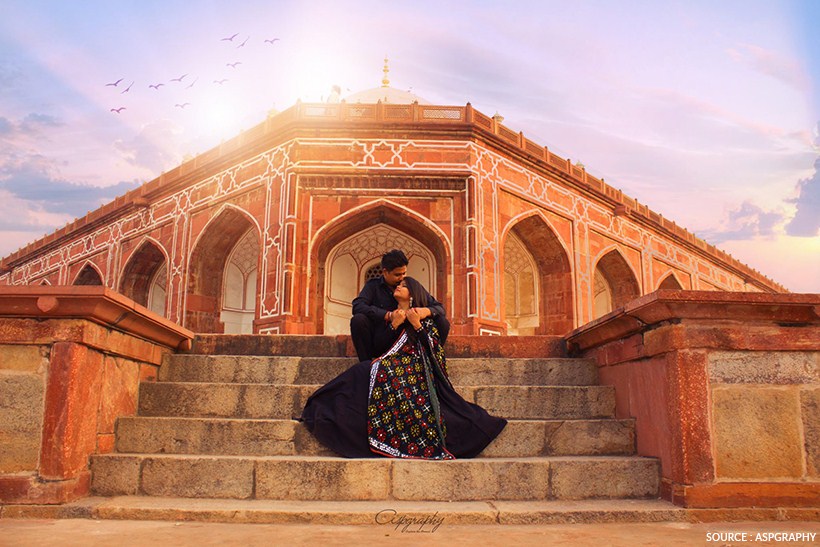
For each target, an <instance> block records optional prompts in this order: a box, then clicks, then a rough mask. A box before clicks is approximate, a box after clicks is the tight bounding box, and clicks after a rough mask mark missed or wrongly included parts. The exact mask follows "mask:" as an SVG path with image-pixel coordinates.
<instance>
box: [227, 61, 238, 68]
mask: <svg viewBox="0 0 820 547" xmlns="http://www.w3.org/2000/svg"><path fill="white" fill-rule="evenodd" d="M241 64H242V61H236V62H235V63H225V66H229V67H231V68H236V66H237V65H241Z"/></svg>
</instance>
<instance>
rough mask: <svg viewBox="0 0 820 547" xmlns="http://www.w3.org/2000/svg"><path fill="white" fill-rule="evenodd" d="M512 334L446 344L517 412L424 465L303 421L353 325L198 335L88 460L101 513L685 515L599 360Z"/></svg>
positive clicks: (332, 519)
mask: <svg viewBox="0 0 820 547" xmlns="http://www.w3.org/2000/svg"><path fill="white" fill-rule="evenodd" d="M516 344H517V345H516V346H515V347H512V346H510V347H507V346H506V345H504V344H497V345H496V344H492V345H491V344H488V342H487V340H486V339H484V340H481V339H479V337H453V340H452V341H450V342H448V356H449V357H448V366H449V370H450V374H451V379H452V380H453V383H454V384H455V386H456V389H457V390H458V391H459V392H460V393H461V394H462V396H464V397H465V398H466V399H467V400H471V401H474V402H476V403H478V404H480V405H481V406H483V407H484V408H486V409H487V410H488V411H489V412H490V413H492V414H496V415H500V416H504V417H506V418H507V419H508V420H509V424H508V425H507V427H506V428H505V430H504V431H503V432H502V434H501V435H500V436H499V437H498V438H497V439H496V440H495V441H494V442H493V443H492V444H491V445H490V446H489V447H488V448H487V449H486V450H485V451H484V452H483V453H482V454H481V455H480V457H478V458H475V459H472V460H455V461H446V462H429V461H419V460H395V459H388V458H372V459H345V458H339V457H336V456H335V455H334V454H333V453H331V452H329V451H328V450H327V449H325V448H323V447H322V446H321V445H320V444H319V443H318V442H316V441H315V439H313V437H312V436H311V434H310V433H309V432H308V431H307V430H306V429H305V428H304V426H303V425H302V424H301V423H299V422H297V421H295V420H293V419H292V418H293V417H294V416H299V414H300V412H301V409H302V407H303V405H304V403H305V401H306V400H307V398H308V396H309V395H310V394H311V393H312V392H313V391H314V390H315V389H316V388H318V387H319V386H320V385H322V384H323V383H325V382H327V381H328V380H330V379H331V378H333V377H334V376H336V375H337V374H339V373H340V372H342V371H343V370H345V369H346V368H347V367H349V366H351V365H352V364H354V363H355V359H354V358H352V357H350V355H351V354H352V351H351V348H350V345H349V341H348V340H347V339H346V338H345V337H338V338H336V337H320V336H313V337H310V336H242V337H240V336H215V335H211V336H200V337H198V338H197V340H196V341H195V343H194V348H193V350H192V352H191V353H188V354H178V355H172V356H169V357H168V358H167V360H166V361H165V362H164V364H163V366H162V367H161V369H160V373H159V378H158V381H157V382H150V383H143V384H142V385H141V386H140V393H139V408H138V413H137V415H136V416H133V417H124V418H120V419H119V421H118V423H117V430H116V452H115V453H112V454H104V455H97V456H94V457H93V458H92V462H91V469H92V490H93V493H94V494H95V495H96V496H105V497H108V498H109V499H106V500H104V501H103V502H98V506H97V509H96V513H95V516H97V517H99V518H105V517H109V518H156V519H168V518H170V519H180V520H182V519H189V520H191V519H192V520H219V521H226V520H227V521H243V522H315V523H337V524H338V523H344V524H353V523H373V521H374V518H375V515H376V514H378V513H379V512H380V511H382V510H386V509H390V510H392V511H398V512H400V513H402V514H410V515H414V514H415V515H430V514H433V513H436V514H438V515H440V516H442V517H444V516H445V515H446V518H448V519H449V522H451V523H456V522H457V523H462V524H463V523H486V522H518V523H524V522H541V523H543V522H577V521H596V522H600V521H646V520H677V518H678V517H679V516H680V515H681V514H680V513H679V511H678V510H677V508H675V507H673V506H671V505H669V504H667V503H665V502H661V501H659V500H657V496H658V489H659V462H658V461H657V460H655V459H651V458H642V457H638V456H636V455H635V453H634V452H635V430H634V424H633V422H632V420H619V419H615V418H614V411H615V393H614V389H613V388H612V387H609V386H600V385H597V370H596V367H595V365H594V363H592V362H590V361H586V360H579V359H568V358H563V357H561V349H560V344H558V343H557V341H556V340H550V339H548V338H546V337H532V339H531V340H530V341H529V343H527V340H525V339H518V340H517V341H516ZM497 348H503V349H504V351H503V352H502V351H501V349H497ZM504 352H506V353H507V354H508V355H509V354H515V355H518V356H517V357H514V358H513V357H504V356H502V353H504ZM537 355H542V357H536V356H537ZM543 355H547V357H543Z"/></svg>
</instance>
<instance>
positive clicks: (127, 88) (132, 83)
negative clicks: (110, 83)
mask: <svg viewBox="0 0 820 547" xmlns="http://www.w3.org/2000/svg"><path fill="white" fill-rule="evenodd" d="M132 85H134V82H131V83H130V84H128V87H126V88H125V89H123V90H122V91H121V92H120V95H122V94H123V93H128V92H129V91H131V86H132Z"/></svg>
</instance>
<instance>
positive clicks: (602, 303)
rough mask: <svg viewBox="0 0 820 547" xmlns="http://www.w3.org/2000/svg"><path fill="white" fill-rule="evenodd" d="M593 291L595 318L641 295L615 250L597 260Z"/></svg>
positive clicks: (635, 282)
mask: <svg viewBox="0 0 820 547" xmlns="http://www.w3.org/2000/svg"><path fill="white" fill-rule="evenodd" d="M593 291H594V294H593V301H594V303H595V318H598V317H600V316H601V315H605V314H607V313H609V312H611V311H612V310H614V309H616V308H620V307H621V306H623V305H624V304H626V303H627V302H629V301H630V300H634V299H635V298H638V297H639V296H640V295H641V289H640V285H639V284H638V279H637V278H636V277H635V274H634V273H633V272H632V268H630V267H629V264H628V263H627V262H626V259H624V257H623V255H621V253H620V252H618V250H617V249H612V250H611V251H609V252H608V253H606V254H605V255H604V256H602V257H601V258H600V260H598V263H597V264H596V266H595V273H594V280H593ZM604 295H606V297H605V296H604Z"/></svg>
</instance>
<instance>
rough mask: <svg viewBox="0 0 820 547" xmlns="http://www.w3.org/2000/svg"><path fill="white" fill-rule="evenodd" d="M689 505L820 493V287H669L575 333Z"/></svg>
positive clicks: (643, 447) (670, 489) (668, 482)
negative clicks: (768, 290)
mask: <svg viewBox="0 0 820 547" xmlns="http://www.w3.org/2000/svg"><path fill="white" fill-rule="evenodd" d="M566 341H567V345H568V348H569V351H570V352H571V353H572V354H574V355H583V356H586V357H590V358H593V359H595V360H596V362H597V364H598V367H599V372H600V378H601V383H602V384H608V385H613V386H615V388H616V416H617V417H619V418H628V417H632V418H635V421H636V435H637V441H638V444H637V449H638V453H639V454H640V455H645V456H656V457H659V458H660V460H661V467H662V477H663V483H662V494H663V496H664V497H665V498H667V499H669V500H671V501H673V502H674V503H676V504H678V505H683V506H687V507H748V506H757V507H812V506H817V505H818V501H817V500H818V499H820V426H818V423H820V295H816V294H777V295H774V294H761V293H737V292H732V293H725V292H712V291H709V292H705V291H666V290H661V291H657V292H655V293H652V294H649V295H646V296H644V297H641V298H638V299H636V300H634V301H632V302H630V303H629V304H627V305H626V306H624V307H623V308H621V309H618V310H616V311H614V312H612V313H610V314H608V315H606V316H604V317H601V318H600V319H598V320H596V321H593V322H592V323H590V324H588V325H585V326H583V327H581V328H578V329H576V330H574V331H573V332H571V333H570V334H569V335H567V337H566Z"/></svg>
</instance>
